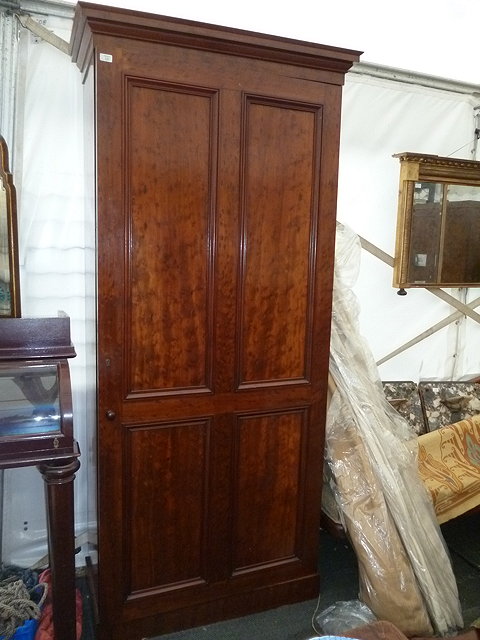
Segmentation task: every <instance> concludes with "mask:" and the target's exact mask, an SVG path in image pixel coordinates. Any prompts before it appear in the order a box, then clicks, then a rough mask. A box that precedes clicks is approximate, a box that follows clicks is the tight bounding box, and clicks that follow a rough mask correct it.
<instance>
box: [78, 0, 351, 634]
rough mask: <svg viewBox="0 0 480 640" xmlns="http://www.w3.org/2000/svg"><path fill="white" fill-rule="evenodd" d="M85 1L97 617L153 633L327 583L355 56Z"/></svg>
mask: <svg viewBox="0 0 480 640" xmlns="http://www.w3.org/2000/svg"><path fill="white" fill-rule="evenodd" d="M81 6H82V5H81V4H80V7H81ZM85 7H86V8H85V9H84V10H85V11H86V13H87V14H88V12H91V15H92V16H93V17H92V19H91V21H90V24H89V28H91V29H92V31H93V36H92V34H91V33H90V32H89V31H88V29H85V28H84V27H85V21H82V20H83V19H82V18H79V17H78V16H79V15H80V16H81V15H82V13H81V11H82V9H80V14H77V27H76V30H75V29H74V37H73V41H74V45H73V48H74V50H75V49H76V50H77V54H75V55H77V56H80V54H82V55H85V59H88V55H89V52H90V51H92V52H93V57H94V70H95V79H96V98H95V113H96V140H97V142H96V144H97V191H98V193H97V216H98V221H97V222H98V225H97V226H98V231H97V233H98V238H97V241H98V415H99V424H98V465H99V467H98V484H99V489H98V496H99V605H100V615H101V634H102V637H103V638H109V639H110V638H111V639H113V638H117V637H120V636H121V637H124V638H132V639H136V638H141V637H144V636H146V635H150V636H151V635H157V634H160V633H164V632H168V631H172V630H175V629H179V628H182V627H191V626H196V625H200V624H204V623H206V622H209V621H213V620H216V619H221V618H225V617H229V616H238V615H243V614H246V613H250V612H252V611H255V610H260V609H264V608H268V607H275V606H279V605H280V604H285V603H287V602H293V601H297V600H302V599H307V598H311V597H315V596H316V595H317V593H318V575H317V551H318V549H317V547H318V525H319V514H320V495H321V475H322V459H323V443H324V433H323V429H324V414H325V404H326V376H327V367H328V354H329V332H330V313H331V287H332V262H333V246H334V232H335V199H336V172H337V159H338V158H337V153H338V135H339V113H340V92H341V88H340V85H341V83H342V81H343V73H344V72H345V71H346V69H347V68H348V67H349V66H350V64H351V62H352V60H353V59H354V57H352V53H351V52H345V51H343V52H342V54H341V56H340V57H341V58H342V60H341V61H340V62H338V63H337V62H331V61H330V62H328V64H327V63H325V61H324V58H321V60H322V63H321V64H320V63H315V64H313V63H314V61H315V55H316V53H317V51H316V50H315V51H313V52H312V51H310V49H309V48H308V46H307V45H306V46H305V47H303V46H299V48H298V51H297V49H295V47H294V45H293V44H292V42H291V41H285V42H284V43H283V45H282V46H285V47H286V53H285V55H283V54H282V55H279V52H280V51H281V48H282V47H281V45H280V44H279V40H277V39H274V38H273V39H272V41H271V42H270V41H269V37H267V36H260V37H259V38H260V40H262V46H261V47H259V48H258V50H256V49H255V47H257V44H256V43H257V40H258V38H257V36H256V35H255V34H250V35H249V34H245V33H241V32H238V34H236V35H235V34H234V32H233V30H224V31H221V28H218V29H219V32H221V33H219V35H218V38H217V37H216V35H215V33H213V32H212V31H210V29H212V30H213V31H215V29H216V28H215V27H210V26H208V27H205V26H204V25H203V26H202V25H200V26H196V25H195V23H191V24H190V28H191V33H186V32H184V31H182V28H183V27H182V24H181V21H177V20H172V21H171V22H168V24H167V26H166V27H165V28H163V27H162V29H163V30H161V33H162V37H154V35H153V34H154V33H156V32H155V31H154V29H153V27H155V28H156V26H157V24H156V23H155V24H154V22H153V21H152V20H153V19H152V18H151V17H149V16H147V15H146V14H139V15H140V17H139V18H138V24H137V23H136V22H135V20H134V18H133V17H132V16H133V15H134V14H131V16H130V18H131V19H132V20H134V22H133V26H132V25H131V24H127V23H128V20H125V21H124V22H122V25H121V27H122V28H121V29H119V33H121V35H118V34H113V31H114V29H113V28H111V27H108V28H107V27H106V26H105V25H106V24H108V20H109V19H110V18H109V14H107V13H106V12H105V8H99V9H96V8H94V7H92V6H89V5H85ZM117 12H118V10H117ZM97 13H98V14H99V15H101V16H103V17H102V20H97V18H98V16H97ZM119 15H120V14H119V13H117V14H115V16H116V19H119V18H118V16H119ZM87 21H88V18H87ZM150 23H151V24H150ZM162 24H163V23H162ZM149 26H150V27H152V29H151V30H149V29H148V27H149ZM117 27H118V25H116V27H115V29H117ZM144 29H145V32H143V30H144ZM129 30H131V33H130V34H129V37H123V36H125V34H126V32H127V31H129ZM205 30H206V31H205ZM76 31H77V32H76ZM110 32H112V34H110ZM207 32H208V33H207ZM78 33H80V34H82V33H83V35H80V36H79V35H78ZM85 34H87V36H85ZM205 34H206V35H205ZM140 35H142V37H140ZM200 36H201V37H200ZM84 37H87V39H88V38H89V37H93V44H92V43H90V45H88V44H85V43H84V40H82V38H84ZM202 38H205V39H203V40H202ZM233 40H235V42H234V43H233ZM260 40H258V42H260ZM226 41H229V44H230V45H231V46H229V47H226V46H225V42H226ZM206 42H208V46H207V44H205V43H206ZM282 42H283V41H282ZM252 47H253V48H252ZM307 49H308V51H307ZM327 53H328V56H330V57H332V55H333V54H332V53H331V52H330V51H329V52H327ZM323 54H325V60H327V58H328V56H327V54H326V53H325V52H323ZM312 56H313V57H312ZM297 63H298V66H296V65H297ZM322 64H327V66H328V67H329V68H328V70H327V71H320V70H319V68H320V67H321V65H322Z"/></svg>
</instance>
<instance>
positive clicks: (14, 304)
mask: <svg viewBox="0 0 480 640" xmlns="http://www.w3.org/2000/svg"><path fill="white" fill-rule="evenodd" d="M20 316H21V312H20V276H19V262H18V231H17V198H16V192H15V186H14V184H13V178H12V174H11V173H10V171H9V165H8V147H7V143H6V142H5V139H4V138H3V137H2V136H0V318H2V317H6V318H19V317H20Z"/></svg>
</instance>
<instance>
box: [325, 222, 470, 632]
mask: <svg viewBox="0 0 480 640" xmlns="http://www.w3.org/2000/svg"><path fill="white" fill-rule="evenodd" d="M360 251H361V247H360V242H359V239H358V237H357V236H356V235H355V234H354V233H353V232H352V231H351V230H350V229H348V228H347V227H345V226H343V225H340V224H338V225H337V241H336V262H335V283H334V295H333V315H332V337H331V348H330V376H331V385H330V386H331V390H332V397H331V402H330V406H329V410H328V415H327V430H326V461H327V464H328V465H329V468H330V472H331V474H332V475H333V485H334V493H335V497H336V501H337V505H338V507H339V511H340V516H341V519H342V522H343V524H344V526H345V529H346V531H347V533H348V536H349V538H350V541H351V543H352V546H353V548H354V550H355V552H356V555H357V560H358V565H359V579H360V585H359V597H360V599H361V600H362V601H363V602H365V604H367V605H368V606H369V607H370V609H371V610H372V611H373V612H374V614H375V615H376V616H377V618H379V619H382V620H388V621H390V622H392V623H394V624H395V625H396V626H398V627H399V628H400V629H401V630H402V631H403V632H404V633H405V634H406V635H410V636H411V635H429V634H432V633H433V632H435V633H436V634H440V635H446V634H449V633H452V632H454V631H455V630H457V629H458V628H461V627H462V626H463V620H462V614H461V607H460V601H459V597H458V588H457V583H456V580H455V576H454V574H453V570H452V565H451V561H450V557H449V554H448V550H447V548H446V545H445V541H444V539H443V536H442V534H441V531H440V527H439V525H438V523H437V520H436V516H435V512H434V510H433V506H432V503H431V499H430V497H429V495H428V494H427V491H426V490H425V488H424V486H423V484H422V482H421V480H420V477H419V475H418V468H417V442H416V434H415V433H414V432H413V430H411V429H410V427H409V425H408V423H407V422H406V421H405V420H404V419H403V418H402V417H401V416H400V415H399V414H398V413H397V412H396V411H395V410H394V409H393V408H392V407H391V405H390V404H389V403H388V401H387V400H386V398H385V395H384V392H383V388H382V384H381V381H380V378H379V375H378V371H377V367H376V365H375V362H374V360H373V356H372V354H371V352H370V350H369V348H368V346H367V345H366V343H365V342H364V340H363V339H362V338H361V336H360V334H359V329H358V305H357V300H356V298H355V295H354V293H353V291H352V286H353V284H354V283H355V280H356V276H357V273H358V265H359V257H360Z"/></svg>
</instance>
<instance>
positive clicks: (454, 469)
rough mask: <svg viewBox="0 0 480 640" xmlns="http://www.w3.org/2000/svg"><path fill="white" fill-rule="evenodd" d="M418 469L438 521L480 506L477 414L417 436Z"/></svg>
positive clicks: (440, 521)
mask: <svg viewBox="0 0 480 640" xmlns="http://www.w3.org/2000/svg"><path fill="white" fill-rule="evenodd" d="M418 469H419V472H420V476H421V478H422V481H423V484H424V485H425V487H426V489H427V490H428V492H429V494H430V496H431V497H432V501H433V505H434V508H435V513H436V515H437V520H438V522H439V524H443V523H444V522H447V520H450V519H452V518H456V517H457V516H459V515H462V514H464V513H467V512H468V511H471V510H472V509H477V508H478V507H480V414H478V415H475V416H473V417H471V418H467V419H465V420H460V421H459V422H456V423H454V424H451V425H448V426H446V427H441V428H440V429H435V430H434V431H431V432H429V433H425V434H423V435H421V436H419V437H418Z"/></svg>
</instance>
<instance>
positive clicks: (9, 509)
mask: <svg viewBox="0 0 480 640" xmlns="http://www.w3.org/2000/svg"><path fill="white" fill-rule="evenodd" d="M46 26H47V27H48V28H50V29H52V30H54V31H55V32H56V33H57V35H60V36H61V37H63V38H64V39H66V40H68V39H69V31H70V28H71V24H70V22H69V21H68V20H63V19H60V18H51V19H49V21H48V23H47V25H46ZM20 49H21V51H20V56H19V59H20V61H21V64H22V67H21V69H20V70H19V78H24V80H25V82H24V95H23V96H22V95H20V96H19V99H18V102H17V104H18V105H19V106H21V107H22V108H21V111H19V112H18V113H17V123H18V125H19V126H18V129H17V136H16V139H17V148H16V154H15V157H16V164H15V167H14V169H15V182H16V185H17V189H18V205H19V233H20V245H21V261H22V265H21V290H22V304H23V315H24V316H27V315H31V316H40V315H56V314H57V311H58V310H60V309H61V310H63V311H65V312H66V313H67V314H68V315H69V316H70V318H71V323H72V326H71V329H72V340H73V342H74V344H75V347H76V350H77V354H78V355H77V357H76V358H75V359H73V360H72V361H71V363H70V366H71V372H72V388H73V400H74V410H75V433H76V437H77V439H78V441H79V443H80V447H81V451H82V456H81V463H82V466H81V469H80V471H79V473H78V475H77V480H76V482H75V492H76V498H75V514H76V530H77V534H82V533H84V532H86V531H88V530H91V529H94V527H95V447H94V441H95V434H94V424H93V421H92V420H91V419H89V416H90V411H91V406H92V403H93V401H94V400H93V394H94V383H95V373H94V371H92V370H88V368H87V360H86V354H87V351H89V350H90V349H91V346H92V345H91V343H90V342H89V341H88V340H87V338H86V336H87V335H88V331H87V330H86V327H87V324H88V323H91V322H92V321H93V317H92V314H91V312H88V314H87V312H86V310H85V309H86V307H88V308H91V300H89V299H88V296H87V292H90V291H91V290H92V278H93V273H92V270H91V268H90V264H91V256H92V251H93V247H92V243H91V240H90V238H91V234H92V225H91V223H90V222H88V231H89V233H87V234H86V233H85V223H86V216H87V215H89V214H88V213H87V212H88V211H89V200H88V199H87V198H86V194H85V192H84V165H83V135H84V120H83V113H82V84H81V77H80V73H79V71H78V70H77V68H76V67H75V66H74V65H73V64H72V63H71V62H70V59H69V58H68V57H67V56H66V55H64V54H62V53H61V52H60V51H58V50H56V49H54V48H53V47H52V46H51V45H48V44H46V43H44V42H37V43H35V42H34V39H33V38H32V36H31V35H30V34H28V33H27V32H23V33H22V38H21V41H20ZM20 94H21V92H20ZM343 105H344V106H343V123H342V139H341V155H340V176H339V197H338V218H339V220H340V221H341V222H344V223H345V224H347V225H348V226H349V227H350V228H351V229H352V230H353V231H355V232H356V233H359V234H361V235H362V236H364V237H365V238H366V239H367V240H369V241H370V242H372V243H374V244H376V245H378V246H379V247H380V248H382V249H383V250H384V251H386V252H387V253H390V254H392V252H393V246H394V233H395V221H396V211H397V202H396V199H397V191H398V168H399V164H398V160H397V159H394V158H392V154H394V153H398V152H402V151H416V152H425V153H438V154H440V155H449V154H452V152H455V151H456V150H457V149H459V148H460V147H461V151H459V152H457V153H454V155H456V156H458V157H462V156H463V157H468V154H469V151H470V143H471V141H472V140H473V107H474V106H476V104H475V103H474V101H472V98H471V97H469V96H466V95H462V94H459V93H453V92H449V91H443V90H438V89H433V88H428V87H424V86H418V85H414V84H405V83H402V82H397V81H394V80H380V79H378V78H374V77H371V76H370V75H368V74H358V73H355V74H354V73H350V74H348V76H347V79H346V86H345V90H344V103H343ZM87 160H88V162H87V164H88V165H89V166H90V169H91V167H92V165H93V159H90V158H88V159H87ZM88 195H91V194H88ZM391 281H392V272H391V268H390V267H388V266H386V265H384V264H383V263H382V262H380V261H379V260H378V259H377V258H374V257H373V256H371V255H369V254H368V253H366V252H365V251H364V252H363V253H362V264H361V270H360V275H359V279H358V282H357V285H356V288H355V293H356V295H357V296H358V298H359V301H360V306H361V315H360V323H361V331H362V333H363V335H364V336H365V337H366V339H367V341H368V342H369V344H370V347H371V349H372V351H373V354H374V356H375V358H376V359H378V358H381V357H383V356H384V355H386V354H388V353H389V352H390V351H392V350H393V349H394V348H396V347H398V346H400V345H401V344H402V343H403V342H405V341H406V340H409V339H411V338H413V337H414V336H415V335H416V334H417V333H420V332H421V331H423V330H425V329H426V328H428V327H429V326H430V325H432V324H434V323H436V322H437V321H439V320H440V319H442V318H443V317H444V316H446V315H449V314H450V313H451V312H452V308H451V307H450V306H449V305H448V304H446V303H444V302H442V301H440V300H438V299H437V298H435V297H433V296H432V295H431V294H429V293H428V292H427V291H424V290H422V289H419V290H414V291H413V290H412V291H410V292H409V293H408V295H407V296H405V297H399V296H397V294H396V290H395V289H394V288H393V287H392V285H391ZM472 291H473V293H472V292H468V296H469V297H471V298H473V297H475V296H476V295H477V294H476V293H475V290H472ZM479 343H480V327H478V326H476V325H474V323H473V322H472V321H471V320H463V321H462V322H460V324H459V325H458V326H454V325H452V326H451V327H448V328H446V329H443V330H442V331H440V332H438V333H437V334H435V335H433V336H431V337H430V338H428V339H427V340H425V341H423V342H422V343H420V344H419V345H417V346H416V347H414V348H412V349H410V350H408V351H407V352H405V353H404V354H402V355H401V356H398V357H396V358H394V359H392V360H389V361H388V362H387V363H385V364H384V365H382V366H381V368H380V375H381V377H382V378H383V379H384V380H394V379H400V380H406V379H411V380H418V379H420V378H429V377H434V378H451V377H452V376H453V375H455V376H456V377H457V378H458V377H461V376H464V375H467V374H469V373H477V372H480V362H479V357H480V344H479ZM45 552H46V526H45V516H44V504H43V486H42V483H41V482H39V475H38V472H37V471H36V470H34V469H23V470H22V469H19V470H12V471H7V472H5V507H4V544H3V557H4V560H5V561H6V562H17V563H19V564H23V565H25V566H29V565H31V564H33V563H34V562H36V561H37V560H38V559H39V558H40V557H41V556H43V555H44V553H45Z"/></svg>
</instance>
